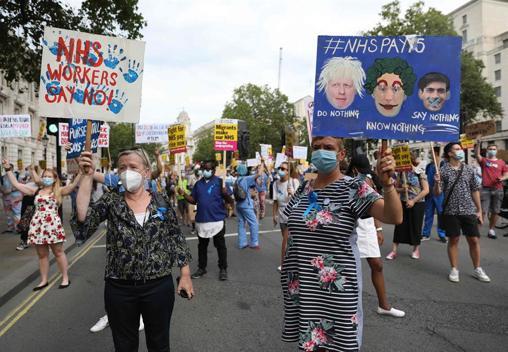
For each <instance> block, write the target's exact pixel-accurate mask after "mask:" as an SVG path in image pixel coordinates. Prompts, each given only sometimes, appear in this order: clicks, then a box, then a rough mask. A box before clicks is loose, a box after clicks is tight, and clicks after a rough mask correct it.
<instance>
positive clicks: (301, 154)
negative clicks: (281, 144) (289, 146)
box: [293, 145, 307, 160]
mask: <svg viewBox="0 0 508 352" xmlns="http://www.w3.org/2000/svg"><path fill="white" fill-rule="evenodd" d="M293 158H295V159H303V160H306V159H307V147H302V146H298V145H295V146H293Z"/></svg>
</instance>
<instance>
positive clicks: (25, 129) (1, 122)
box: [0, 115, 32, 138]
mask: <svg viewBox="0 0 508 352" xmlns="http://www.w3.org/2000/svg"><path fill="white" fill-rule="evenodd" d="M31 136H32V126H31V124H30V115H0V138H10V137H31Z"/></svg>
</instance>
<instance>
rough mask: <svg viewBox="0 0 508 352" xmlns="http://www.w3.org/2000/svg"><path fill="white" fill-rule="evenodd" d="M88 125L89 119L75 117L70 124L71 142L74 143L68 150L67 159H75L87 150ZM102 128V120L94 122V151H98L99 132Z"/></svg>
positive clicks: (92, 145) (92, 146)
mask: <svg viewBox="0 0 508 352" xmlns="http://www.w3.org/2000/svg"><path fill="white" fill-rule="evenodd" d="M86 125H87V120H82V119H73V120H71V123H70V126H69V143H72V147H71V149H70V150H69V151H68V152H67V160H69V159H74V158H77V157H78V156H80V154H81V152H82V151H84V150H85V142H86ZM100 129H101V122H100V121H93V122H92V140H91V142H92V144H91V148H92V149H91V150H92V152H93V153H96V152H97V146H98V140H99V133H100Z"/></svg>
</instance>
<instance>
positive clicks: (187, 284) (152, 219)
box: [77, 148, 194, 351]
mask: <svg viewBox="0 0 508 352" xmlns="http://www.w3.org/2000/svg"><path fill="white" fill-rule="evenodd" d="M79 165H80V168H81V170H82V172H83V173H84V176H83V178H82V181H81V183H80V187H79V191H78V196H77V222H78V224H79V226H80V228H81V229H82V233H83V235H84V237H85V238H89V237H90V236H92V235H93V234H94V233H95V231H96V230H97V228H98V227H99V225H100V223H101V222H103V221H105V220H108V222H107V233H108V235H107V238H106V268H105V288H104V303H105V307H106V313H107V317H108V320H109V324H110V326H111V332H112V334H113V342H114V344H115V350H116V351H137V350H138V344H139V332H138V329H139V322H140V317H141V316H142V317H143V321H144V324H145V332H146V342H147V346H148V349H149V350H152V351H169V336H170V334H169V333H170V320H171V315H172V311H173V305H174V299H175V288H174V285H173V278H172V275H171V272H172V267H173V265H174V264H177V265H178V267H179V268H180V281H179V283H178V287H177V289H176V292H177V293H178V294H180V295H181V296H185V297H187V298H188V299H191V298H192V297H193V296H194V289H193V286H192V281H191V277H190V269H189V262H190V260H191V254H190V250H189V247H188V245H187V242H186V241H185V237H184V236H183V234H182V231H181V229H180V227H179V226H178V221H177V219H176V214H175V212H174V210H173V209H172V207H171V206H170V203H169V198H168V197H167V195H166V194H165V193H162V192H161V193H157V192H153V191H152V190H150V189H147V188H146V187H144V186H145V182H146V181H147V180H148V179H150V174H151V172H150V171H151V170H150V160H149V158H148V155H147V154H146V152H145V151H144V150H143V149H140V148H135V149H127V150H124V151H122V152H120V153H119V155H118V171H119V173H120V179H121V181H122V185H123V187H124V188H125V192H123V193H116V192H109V193H105V194H104V195H103V196H102V197H101V198H100V199H99V200H98V201H97V202H95V203H93V204H90V195H91V191H92V183H93V174H94V162H93V159H92V153H91V152H83V153H82V154H81V157H80V162H79Z"/></svg>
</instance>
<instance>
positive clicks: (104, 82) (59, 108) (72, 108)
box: [39, 27, 145, 123]
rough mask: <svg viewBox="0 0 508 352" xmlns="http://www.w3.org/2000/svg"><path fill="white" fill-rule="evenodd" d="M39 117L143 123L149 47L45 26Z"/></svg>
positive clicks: (139, 42)
mask: <svg viewBox="0 0 508 352" xmlns="http://www.w3.org/2000/svg"><path fill="white" fill-rule="evenodd" d="M42 48H43V49H42V64H41V80H40V89H39V114H40V115H42V116H52V117H61V118H73V117H76V116H85V117H86V118H87V119H94V120H102V121H112V122H131V123H132V122H138V120H139V114H140V108H141V84H142V83H141V82H142V79H143V67H144V53H145V43H144V42H142V41H138V40H130V39H124V38H120V37H109V36H104V35H97V34H90V33H84V32H77V31H71V30H67V29H60V28H53V27H45V28H44V39H43V46H42Z"/></svg>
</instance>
